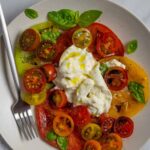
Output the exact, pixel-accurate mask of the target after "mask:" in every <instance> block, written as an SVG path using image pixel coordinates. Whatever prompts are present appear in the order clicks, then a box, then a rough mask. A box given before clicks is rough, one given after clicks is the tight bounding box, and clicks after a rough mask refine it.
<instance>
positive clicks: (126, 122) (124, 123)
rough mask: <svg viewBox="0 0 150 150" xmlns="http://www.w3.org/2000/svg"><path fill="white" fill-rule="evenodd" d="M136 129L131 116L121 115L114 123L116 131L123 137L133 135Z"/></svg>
mask: <svg viewBox="0 0 150 150" xmlns="http://www.w3.org/2000/svg"><path fill="white" fill-rule="evenodd" d="M133 129H134V123H133V121H132V120H131V119H130V118H129V117H125V116H122V117H119V118H118V119H117V120H116V121H115V124H114V132H115V133H117V134H119V135H120V136H121V137H122V138H126V137H129V136H131V134H132V133H133Z"/></svg>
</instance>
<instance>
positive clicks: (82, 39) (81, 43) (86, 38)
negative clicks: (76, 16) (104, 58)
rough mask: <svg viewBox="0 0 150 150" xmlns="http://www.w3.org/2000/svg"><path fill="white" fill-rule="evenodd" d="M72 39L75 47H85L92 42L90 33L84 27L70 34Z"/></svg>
mask: <svg viewBox="0 0 150 150" xmlns="http://www.w3.org/2000/svg"><path fill="white" fill-rule="evenodd" d="M72 41H73V43H74V45H75V46H76V47H79V48H82V49H83V48H86V47H88V46H89V45H90V44H91V42H92V35H91V33H90V31H89V30H88V29H86V28H80V29H78V30H76V31H75V32H74V33H73V35H72Z"/></svg>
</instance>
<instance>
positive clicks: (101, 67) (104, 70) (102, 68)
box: [100, 63, 108, 75]
mask: <svg viewBox="0 0 150 150" xmlns="http://www.w3.org/2000/svg"><path fill="white" fill-rule="evenodd" d="M107 70H108V66H107V65H106V64H104V63H103V64H100V71H101V74H102V75H104V74H105V72H106V71H107Z"/></svg>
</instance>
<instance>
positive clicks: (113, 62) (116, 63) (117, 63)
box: [105, 59, 126, 69]
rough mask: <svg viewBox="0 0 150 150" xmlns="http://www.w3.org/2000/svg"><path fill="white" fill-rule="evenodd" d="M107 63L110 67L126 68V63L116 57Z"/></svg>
mask: <svg viewBox="0 0 150 150" xmlns="http://www.w3.org/2000/svg"><path fill="white" fill-rule="evenodd" d="M105 64H106V65H107V66H108V67H121V68H123V69H125V68H126V66H125V65H124V64H122V63H121V62H120V61H118V60H116V59H112V60H109V61H107V62H105Z"/></svg>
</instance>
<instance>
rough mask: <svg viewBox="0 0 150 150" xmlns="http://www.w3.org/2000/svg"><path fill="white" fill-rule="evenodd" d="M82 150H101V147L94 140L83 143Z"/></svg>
mask: <svg viewBox="0 0 150 150" xmlns="http://www.w3.org/2000/svg"><path fill="white" fill-rule="evenodd" d="M84 150H101V145H100V143H99V142H98V141H96V140H89V141H87V142H86V143H85V145H84Z"/></svg>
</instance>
